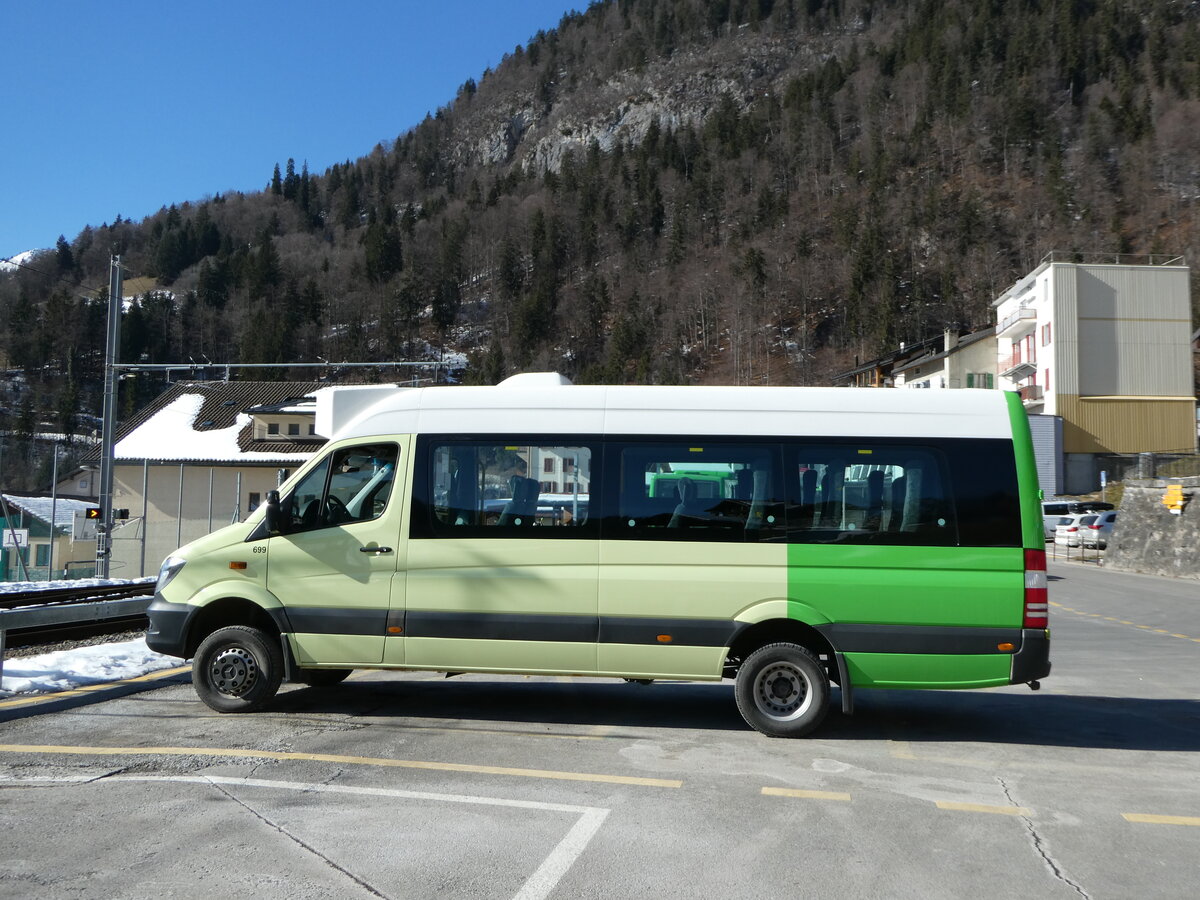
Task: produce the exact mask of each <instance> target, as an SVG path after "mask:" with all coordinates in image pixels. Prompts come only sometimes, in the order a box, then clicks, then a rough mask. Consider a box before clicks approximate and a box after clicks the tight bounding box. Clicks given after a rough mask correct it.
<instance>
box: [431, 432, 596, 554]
mask: <svg viewBox="0 0 1200 900" xmlns="http://www.w3.org/2000/svg"><path fill="white" fill-rule="evenodd" d="M429 462H430V465H429V484H428V487H427V491H428V497H429V498H430V499H431V500H432V504H431V509H430V512H431V521H430V526H431V527H432V529H433V535H435V536H438V537H470V536H476V537H489V538H493V537H497V538H499V537H530V536H532V535H530V534H529V532H528V529H530V528H535V527H536V528H539V529H542V528H549V529H550V530H551V531H554V532H558V531H559V530H560V528H562V529H563V530H564V531H566V530H567V529H565V528H563V526H571V528H570V530H572V531H574V530H576V529H580V528H582V527H583V526H585V525H586V524H587V522H588V505H589V489H590V483H591V464H592V448H591V447H588V446H575V445H559V444H549V443H547V444H536V443H529V442H524V441H520V440H518V439H513V440H510V441H505V442H503V443H498V442H494V441H492V442H485V441H447V442H445V443H438V444H433V445H431V447H430V450H429ZM538 536H539V537H544V536H552V535H548V534H547V533H546V532H541V533H539V535H538Z"/></svg>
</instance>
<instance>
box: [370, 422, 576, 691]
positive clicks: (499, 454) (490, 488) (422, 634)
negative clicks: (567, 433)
mask: <svg viewBox="0 0 1200 900" xmlns="http://www.w3.org/2000/svg"><path fill="white" fill-rule="evenodd" d="M424 440H428V443H423V442H422V441H418V445H417V446H418V450H417V453H418V454H419V460H418V465H417V466H416V471H417V474H416V475H415V476H414V483H415V486H414V492H415V493H416V495H417V499H418V502H417V503H415V504H414V519H413V525H412V531H411V540H410V541H409V542H408V551H407V564H406V567H407V570H408V575H407V584H406V587H405V614H404V634H405V638H404V660H405V664H406V665H409V666H414V667H422V668H431V669H443V670H447V671H472V670H487V671H493V672H494V671H510V672H524V673H536V672H575V673H583V672H594V671H595V670H596V635H597V627H598V623H597V613H596V589H597V588H596V580H597V567H598V561H599V541H598V537H599V527H598V523H597V522H595V521H594V520H593V518H592V516H591V515H590V514H589V488H590V484H591V472H592V460H593V459H598V456H596V455H595V446H594V445H588V444H582V443H581V444H578V445H571V444H569V443H567V442H566V441H564V442H563V443H561V444H558V443H556V444H550V443H548V442H545V441H542V442H540V443H539V442H537V441H536V440H530V439H519V438H503V439H499V440H487V439H476V440H469V441H468V440H453V439H441V438H428V439H424ZM389 657H390V652H389Z"/></svg>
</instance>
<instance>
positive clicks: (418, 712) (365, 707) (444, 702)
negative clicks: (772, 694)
mask: <svg viewBox="0 0 1200 900" xmlns="http://www.w3.org/2000/svg"><path fill="white" fill-rule="evenodd" d="M270 709H271V710H272V711H277V712H297V713H299V712H304V713H337V714H339V715H361V716H369V717H375V718H381V717H395V718H398V719H399V718H408V717H411V718H414V719H422V720H426V721H428V720H430V719H432V720H446V721H448V722H449V721H454V722H456V723H459V725H460V727H461V726H462V725H465V726H467V727H469V726H470V725H471V724H476V725H482V724H484V723H498V722H504V723H510V724H511V723H522V724H525V725H529V726H539V725H541V726H551V725H553V726H561V725H588V726H593V725H607V726H617V727H621V726H624V727H646V728H659V729H661V728H668V729H670V728H679V729H700V730H716V731H748V730H749V726H748V725H746V723H745V722H744V721H743V720H742V718H741V716H740V715H739V713H738V711H737V706H736V703H735V702H734V697H733V685H732V684H730V683H728V682H725V683H721V684H696V683H686V682H655V683H654V684H651V685H638V684H625V683H613V684H606V683H602V682H579V683H550V682H545V681H538V682H529V683H521V682H518V681H485V680H481V679H479V677H478V676H475V677H472V678H470V679H464V680H456V679H446V680H436V681H433V680H431V681H378V682H372V681H371V680H370V679H369V676H368V677H367V678H366V679H363V680H361V681H351V682H348V683H346V684H343V685H339V686H337V687H334V688H302V689H297V690H289V691H287V692H286V693H284V694H281V695H280V696H279V697H278V698H276V700H275V701H274V702H273V703H272V704H271V706H270ZM840 709H841V699H840V694H839V693H838V692H837V691H836V690H835V691H834V693H833V702H832V707H831V709H830V713H829V716H828V717H827V718H826V720H825V722H824V723H823V724H822V726H821V728H820V729H819V731H818V732H817V734H816V735H815V737H816V738H818V739H823V740H849V741H854V740H902V741H919V742H926V743H959V742H967V743H970V742H979V743H998V744H1027V745H1032V746H1047V747H1081V748H1092V749H1110V750H1169V751H1195V750H1200V700H1170V699H1142V698H1129V697H1084V696H1072V695H1065V694H1053V693H1050V692H1048V691H1046V690H1043V691H1042V692H1040V693H1033V692H1026V693H1000V692H993V691H986V690H980V691H858V692H856V693H855V714H854V715H853V716H843V715H842V714H841V712H840Z"/></svg>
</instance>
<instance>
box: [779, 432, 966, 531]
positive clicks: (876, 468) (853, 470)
mask: <svg viewBox="0 0 1200 900" xmlns="http://www.w3.org/2000/svg"><path fill="white" fill-rule="evenodd" d="M787 453H788V454H789V461H788V471H789V472H790V473H792V474H791V476H790V477H789V483H788V487H787V490H788V540H789V541H791V542H793V543H860V544H861V543H873V544H914V545H922V544H927V545H930V546H945V545H952V544H956V543H957V542H958V533H957V526H956V523H955V520H954V515H953V509H952V505H951V503H950V502H949V500H948V494H947V492H946V479H945V476H944V471H945V469H946V463H945V460H944V458H943V455H942V454H941V453H940V452H939V451H937V450H935V449H933V448H929V447H912V446H904V445H890V444H888V443H884V442H875V441H872V442H870V443H865V442H864V443H863V444H855V445H845V444H836V443H832V442H831V443H828V444H822V443H819V442H813V443H807V442H806V443H804V444H797V445H793V446H790V447H788V449H787Z"/></svg>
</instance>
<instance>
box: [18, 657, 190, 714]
mask: <svg viewBox="0 0 1200 900" xmlns="http://www.w3.org/2000/svg"><path fill="white" fill-rule="evenodd" d="M190 671H192V667H191V666H179V667H178V668H176V669H158V670H157V671H155V672H148V673H147V674H145V675H135V676H134V677H133V678H122V679H121V680H120V681H106V682H104V683H103V684H89V685H85V686H84V687H78V688H72V689H71V690H69V691H58V692H57V693H54V694H32V695H30V696H28V697H16V698H12V699H9V700H0V709H6V708H10V707H14V706H35V705H37V704H39V703H53V702H54V701H56V700H62V699H64V698H66V697H79V696H82V695H84V694H94V693H96V692H97V691H106V690H108V689H109V688H114V687H120V686H121V685H123V684H137V683H138V682H142V681H157V680H158V679H160V678H170V677H171V676H172V675H179V674H181V673H183V672H190Z"/></svg>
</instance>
